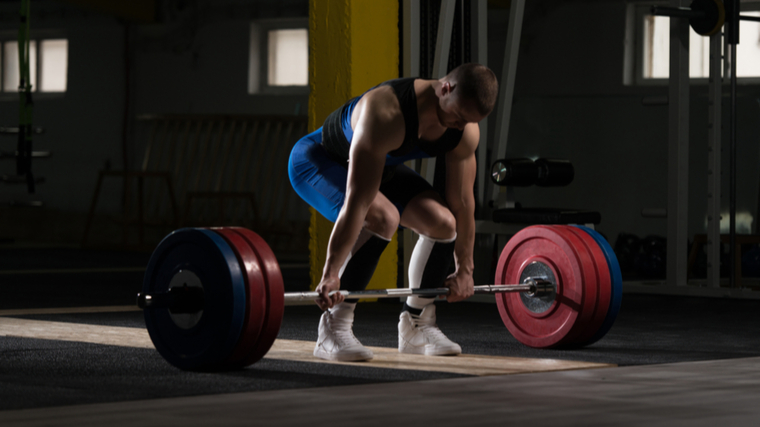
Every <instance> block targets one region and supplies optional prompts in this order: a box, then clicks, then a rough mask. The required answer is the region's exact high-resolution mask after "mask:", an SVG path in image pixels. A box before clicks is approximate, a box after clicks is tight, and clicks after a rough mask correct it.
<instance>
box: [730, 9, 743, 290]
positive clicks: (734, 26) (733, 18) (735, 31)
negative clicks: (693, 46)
mask: <svg viewBox="0 0 760 427" xmlns="http://www.w3.org/2000/svg"><path fill="white" fill-rule="evenodd" d="M739 8H740V6H739V0H733V1H731V7H730V15H729V25H728V44H729V55H730V57H731V121H730V134H729V145H730V148H729V150H730V153H729V167H728V168H729V174H730V177H729V218H730V219H729V239H728V240H729V243H728V244H729V246H730V247H729V254H730V259H731V266H730V268H729V271H730V272H731V279H730V280H731V281H730V287H731V288H733V287H736V286H737V271H736V263H737V258H736V257H737V254H736V45H737V44H738V43H739Z"/></svg>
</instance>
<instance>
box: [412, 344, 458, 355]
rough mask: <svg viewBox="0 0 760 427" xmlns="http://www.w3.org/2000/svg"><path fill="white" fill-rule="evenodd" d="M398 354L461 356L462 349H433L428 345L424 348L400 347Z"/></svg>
mask: <svg viewBox="0 0 760 427" xmlns="http://www.w3.org/2000/svg"><path fill="white" fill-rule="evenodd" d="M398 352H399V353H404V354H422V355H425V356H456V355H459V354H462V349H461V348H457V347H446V348H435V347H433V346H428V345H426V346H424V347H415V346H411V345H400V346H399V347H398Z"/></svg>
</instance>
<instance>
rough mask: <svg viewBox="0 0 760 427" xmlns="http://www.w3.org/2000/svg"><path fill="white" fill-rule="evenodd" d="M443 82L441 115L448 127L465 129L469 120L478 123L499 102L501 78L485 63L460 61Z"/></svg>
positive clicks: (439, 108) (439, 112)
mask: <svg viewBox="0 0 760 427" xmlns="http://www.w3.org/2000/svg"><path fill="white" fill-rule="evenodd" d="M440 82H441V87H440V90H439V91H438V92H440V93H437V95H438V99H439V100H438V118H439V120H440V121H441V123H443V124H444V125H445V126H446V127H454V128H459V129H463V128H464V126H465V125H466V124H467V123H477V122H479V121H481V120H483V119H484V118H485V117H486V116H487V115H488V114H490V113H491V111H492V110H493V107H494V104H496V96H497V95H498V93H499V82H498V81H497V80H496V75H494V73H493V71H491V70H490V69H489V68H488V67H486V66H485V65H480V64H463V65H460V66H459V67H457V68H455V69H453V70H451V72H450V73H449V74H447V75H446V76H445V77H443V78H442V79H440Z"/></svg>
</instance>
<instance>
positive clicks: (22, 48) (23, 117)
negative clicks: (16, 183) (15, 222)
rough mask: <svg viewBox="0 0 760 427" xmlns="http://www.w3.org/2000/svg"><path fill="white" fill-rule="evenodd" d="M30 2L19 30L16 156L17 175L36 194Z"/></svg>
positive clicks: (24, 6) (24, 1) (25, 4)
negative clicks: (30, 66) (21, 176)
mask: <svg viewBox="0 0 760 427" xmlns="http://www.w3.org/2000/svg"><path fill="white" fill-rule="evenodd" d="M29 11H30V0H22V1H21V11H20V18H21V20H20V23H19V28H18V63H19V86H18V93H19V132H18V148H17V155H16V174H17V175H25V176H26V185H27V189H28V191H29V193H34V176H33V175H32V105H33V103H32V85H31V80H30V77H29V59H30V58H29V18H30V13H29Z"/></svg>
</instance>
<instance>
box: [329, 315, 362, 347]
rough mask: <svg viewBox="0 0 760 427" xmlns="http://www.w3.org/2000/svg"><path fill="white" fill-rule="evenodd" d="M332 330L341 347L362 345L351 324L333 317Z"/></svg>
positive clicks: (331, 320) (331, 321)
mask: <svg viewBox="0 0 760 427" xmlns="http://www.w3.org/2000/svg"><path fill="white" fill-rule="evenodd" d="M330 329H332V332H333V336H334V337H335V340H336V341H338V343H339V344H340V345H341V346H344V347H349V346H354V345H361V343H360V342H359V340H358V339H357V338H356V336H355V335H354V331H353V328H351V323H350V322H346V321H344V320H342V319H336V318H335V317H331V319H330Z"/></svg>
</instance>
